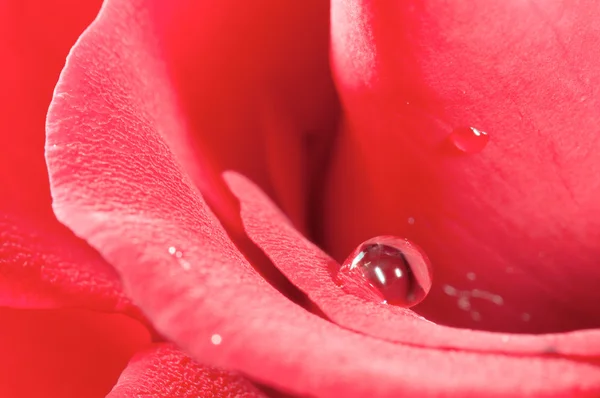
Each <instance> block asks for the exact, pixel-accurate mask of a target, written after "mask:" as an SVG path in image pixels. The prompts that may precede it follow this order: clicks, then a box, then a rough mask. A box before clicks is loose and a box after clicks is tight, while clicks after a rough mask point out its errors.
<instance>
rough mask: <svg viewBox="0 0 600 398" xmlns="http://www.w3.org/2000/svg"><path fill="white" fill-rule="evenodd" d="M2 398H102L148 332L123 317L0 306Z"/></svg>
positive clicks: (144, 344) (136, 323)
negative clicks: (0, 323) (0, 324)
mask: <svg viewBox="0 0 600 398" xmlns="http://www.w3.org/2000/svg"><path fill="white" fill-rule="evenodd" d="M0 319H1V322H2V328H0V353H1V355H0V396H2V397H6V398H31V397H48V398H64V397H90V398H91V397H102V396H105V395H106V394H107V393H108V392H109V391H110V390H111V388H112V387H113V386H114V384H115V382H116V381H117V379H118V377H119V374H120V373H121V371H122V370H123V369H124V368H125V366H126V365H127V361H128V360H129V358H130V357H131V356H132V355H133V354H134V353H135V352H136V351H138V350H139V349H140V348H142V347H144V346H146V345H147V344H148V343H149V341H150V336H149V334H148V332H147V330H146V328H145V327H144V326H143V325H141V324H140V323H139V322H138V321H135V320H133V319H131V318H129V317H126V316H124V315H116V314H102V313H96V312H91V311H85V310H21V309H18V310H17V309H8V308H0Z"/></svg>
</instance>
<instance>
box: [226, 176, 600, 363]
mask: <svg viewBox="0 0 600 398" xmlns="http://www.w3.org/2000/svg"><path fill="white" fill-rule="evenodd" d="M225 180H226V182H227V183H228V185H229V187H230V188H231V190H232V191H233V193H234V194H235V195H236V196H237V197H238V199H239V200H240V203H241V212H242V221H243V223H244V226H245V228H246V231H247V233H248V236H250V238H251V239H252V240H254V242H256V244H257V245H258V246H259V247H260V248H261V249H263V250H264V251H265V253H266V254H267V255H268V256H269V258H270V259H271V260H272V261H273V264H275V266H276V267H277V268H279V269H280V270H281V271H282V272H283V273H284V274H285V276H286V277H288V278H289V279H290V280H291V281H292V283H294V285H296V286H297V287H299V288H300V289H301V290H302V291H304V292H305V293H306V294H307V295H308V297H309V298H310V299H311V300H312V301H313V302H314V303H315V304H316V305H317V306H319V308H320V309H321V310H322V311H323V312H324V313H325V314H326V315H327V316H328V317H329V318H330V319H331V320H332V321H333V322H335V323H337V324H339V325H340V326H343V327H344V328H347V329H350V330H355V331H357V332H361V333H365V334H368V335H370V336H373V337H378V338H381V339H385V340H389V341H394V342H402V343H407V344H412V345H418V346H424V347H435V348H451V349H463V350H470V351H485V352H500V353H509V354H552V355H555V354H561V355H573V356H581V357H589V359H591V360H594V358H600V331H599V330H586V331H578V332H570V333H563V334H545V335H519V334H506V333H488V332H478V331H474V330H469V329H457V328H451V327H446V326H441V325H436V324H433V323H431V322H428V321H426V320H424V319H423V318H421V317H419V316H417V315H416V314H415V313H414V312H413V311H411V310H409V309H405V308H401V307H395V306H391V305H382V304H379V303H374V302H371V301H366V300H362V299H360V298H358V297H356V296H353V295H350V294H346V293H345V292H344V291H343V290H342V289H341V288H340V287H339V286H338V285H337V284H336V283H335V282H334V279H333V276H334V275H335V273H336V272H337V270H338V269H339V267H340V265H339V264H338V263H337V262H336V261H335V260H333V259H332V258H331V257H329V256H328V255H327V254H326V253H324V252H323V251H321V250H320V249H319V248H318V247H317V246H315V245H314V244H312V243H311V242H309V241H308V240H307V239H306V238H304V237H303V236H302V234H300V233H299V232H298V231H296V230H295V229H294V227H293V225H292V224H291V223H290V222H289V220H288V219H287V218H286V217H285V215H284V214H283V213H282V212H281V211H280V210H278V209H277V208H276V207H275V205H274V204H273V202H272V201H271V200H270V199H269V198H268V197H267V196H266V195H265V194H264V193H263V192H261V191H260V189H259V188H258V187H257V186H256V185H254V184H253V183H252V182H250V181H249V180H248V179H246V178H245V177H243V176H241V175H239V174H236V173H227V174H226V176H225Z"/></svg>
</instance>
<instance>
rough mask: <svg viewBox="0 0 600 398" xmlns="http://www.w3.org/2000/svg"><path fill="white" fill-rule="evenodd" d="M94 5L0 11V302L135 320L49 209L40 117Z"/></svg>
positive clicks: (63, 3) (16, 6)
mask: <svg viewBox="0 0 600 398" xmlns="http://www.w3.org/2000/svg"><path fill="white" fill-rule="evenodd" d="M99 7H100V3H99V2H96V1H91V2H81V1H73V0H54V1H48V2H43V3H39V2H35V4H34V3H33V2H30V1H7V2H3V3H2V6H0V32H1V33H2V34H0V53H1V54H2V59H3V62H2V64H1V65H0V68H1V70H0V72H1V73H0V83H1V84H2V86H3V93H4V94H8V93H10V95H3V96H2V97H0V106H1V108H2V109H3V113H2V116H1V117H0V134H1V137H2V143H3V145H2V146H0V238H1V240H2V244H0V264H1V270H0V305H2V306H10V307H21V308H49V307H62V306H69V307H86V308H89V309H96V310H101V311H122V312H125V313H128V314H129V315H132V316H135V317H141V314H140V312H139V310H138V309H137V308H135V307H134V306H133V304H132V303H131V301H130V300H129V299H128V298H127V297H125V295H124V294H123V292H122V288H121V282H120V281H119V278H118V276H117V274H116V273H115V272H114V270H113V269H112V268H111V267H110V266H109V265H108V264H107V263H106V262H105V261H104V260H103V259H102V258H101V257H100V256H99V255H98V254H97V252H95V251H94V250H93V249H91V248H90V247H89V245H87V243H85V242H83V241H82V240H80V239H78V238H77V237H75V236H74V234H73V233H72V232H71V231H70V230H68V229H67V228H65V227H64V226H63V225H61V224H60V223H59V222H58V221H57V220H56V217H55V216H54V214H53V213H52V208H51V204H50V192H49V185H48V173H47V170H46V165H45V164H44V157H43V151H44V147H43V145H44V119H45V116H46V111H47V108H48V104H49V102H50V100H51V97H52V89H53V87H54V85H55V83H56V80H57V79H58V75H59V72H60V68H61V67H62V65H63V63H64V58H65V56H66V55H67V52H68V50H69V48H70V47H71V45H72V44H73V43H74V42H75V40H76V39H77V37H78V35H79V34H80V33H81V32H82V31H83V29H84V28H85V26H86V25H87V24H88V23H89V22H91V21H92V19H93V17H94V15H95V13H96V12H97V11H98V9H99Z"/></svg>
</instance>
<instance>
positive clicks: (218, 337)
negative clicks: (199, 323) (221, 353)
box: [210, 334, 223, 345]
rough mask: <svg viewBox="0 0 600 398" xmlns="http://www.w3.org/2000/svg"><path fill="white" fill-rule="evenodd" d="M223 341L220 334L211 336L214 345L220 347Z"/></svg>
mask: <svg viewBox="0 0 600 398" xmlns="http://www.w3.org/2000/svg"><path fill="white" fill-rule="evenodd" d="M222 341H223V338H222V337H221V335H220V334H213V335H212V336H210V342H211V343H213V344H214V345H219V344H221V342H222Z"/></svg>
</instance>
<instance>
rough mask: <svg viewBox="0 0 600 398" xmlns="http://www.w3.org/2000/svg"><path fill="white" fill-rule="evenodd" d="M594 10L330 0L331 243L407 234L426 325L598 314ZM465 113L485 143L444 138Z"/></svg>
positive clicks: (562, 4)
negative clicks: (420, 265) (339, 117)
mask: <svg viewBox="0 0 600 398" xmlns="http://www.w3.org/2000/svg"><path fill="white" fill-rule="evenodd" d="M599 17H600V12H599V9H598V7H597V3H596V2H595V1H593V0H583V1H577V2H572V1H568V0H549V1H544V2H539V1H521V0H508V1H504V0H498V1H488V2H485V3H477V4H472V3H470V2H460V1H445V0H434V1H427V2H388V3H382V2H376V1H370V0H334V1H332V68H333V70H334V74H335V79H336V85H337V87H338V90H339V92H340V96H341V99H342V102H343V104H344V110H345V117H346V121H345V123H344V129H343V131H342V132H341V133H340V139H339V140H338V147H337V148H336V155H335V160H334V161H333V162H332V168H331V170H330V174H329V176H328V180H327V181H328V184H326V187H327V192H326V195H325V198H324V200H323V202H324V205H323V212H322V216H323V224H324V227H325V228H324V229H325V231H324V234H323V235H324V237H325V239H324V240H323V241H322V242H320V243H322V246H323V247H324V248H325V249H326V250H327V252H328V253H330V254H332V255H333V257H334V258H336V259H338V260H340V261H341V260H342V259H343V258H344V256H346V255H347V253H349V252H350V251H351V250H352V249H353V248H354V247H356V245H358V244H359V243H360V242H362V241H364V240H366V239H369V238H371V237H373V236H378V235H384V234H390V235H395V236H403V237H406V238H408V239H410V240H411V241H413V242H415V243H416V244H418V245H419V246H420V247H422V248H423V249H424V250H425V252H426V253H427V255H428V256H429V259H430V260H431V262H432V264H433V267H434V273H435V275H436V278H435V279H436V282H435V283H434V285H433V287H432V290H431V293H430V294H429V296H428V297H427V298H426V299H425V300H424V301H423V302H422V303H420V304H419V305H418V306H416V307H415V308H414V310H415V311H416V312H418V313H419V314H421V315H423V316H425V317H427V318H428V319H430V320H432V321H434V322H437V323H443V324H447V325H451V326H456V327H464V328H472V329H483V330H491V331H504V332H515V333H548V332H563V331H571V330H578V329H586V328H598V327H600V312H599V311H598V306H597V303H598V302H599V301H600V289H598V286H599V285H600V267H598V258H599V256H600V246H599V245H598V242H599V241H600V216H599V215H600V201H598V197H600V184H599V182H598V181H599V179H598V175H599V174H600V166H599V165H600V140H599V139H598V136H597V130H598V128H597V126H598V124H599V123H600V113H598V109H600V96H599V95H598V91H597V89H596V87H598V85H599V84H600V69H599V68H598V67H597V65H598V61H599V60H600V53H599V52H598V45H597V44H598V41H599V40H600V32H599V31H598V29H597V27H596V26H597V23H596V21H597V20H598V18H599ZM464 126H472V127H475V128H476V129H478V130H481V131H485V132H487V134H488V137H489V143H487V145H485V148H484V149H483V150H482V151H481V152H479V153H476V154H466V153H463V154H460V153H459V151H456V148H450V149H454V150H452V151H448V150H447V149H448V145H447V144H448V140H449V136H450V135H451V134H452V132H453V131H455V129H457V128H458V129H460V128H462V127H464ZM478 145H479V144H478ZM357 215H359V216H358V217H357Z"/></svg>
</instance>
